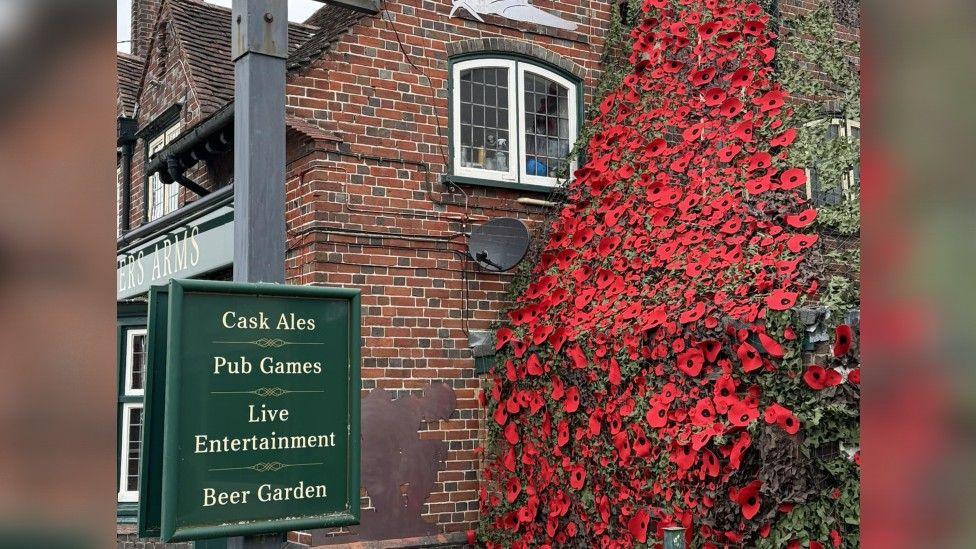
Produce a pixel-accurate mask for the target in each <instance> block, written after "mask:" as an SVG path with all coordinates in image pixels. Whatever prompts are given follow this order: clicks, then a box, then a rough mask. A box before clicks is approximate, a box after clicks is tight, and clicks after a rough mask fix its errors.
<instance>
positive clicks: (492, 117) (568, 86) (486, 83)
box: [451, 57, 580, 187]
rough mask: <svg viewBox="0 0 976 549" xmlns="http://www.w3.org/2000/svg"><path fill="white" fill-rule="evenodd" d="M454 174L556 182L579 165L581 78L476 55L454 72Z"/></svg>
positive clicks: (518, 182)
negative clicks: (573, 152) (574, 153)
mask: <svg viewBox="0 0 976 549" xmlns="http://www.w3.org/2000/svg"><path fill="white" fill-rule="evenodd" d="M451 83H452V85H451V95H452V97H451V111H452V127H451V136H452V142H451V150H452V152H453V161H452V162H453V172H454V176H455V178H458V179H461V180H465V179H467V180H472V181H476V182H482V183H487V184H492V183H495V184H500V185H502V186H532V187H553V186H555V185H557V184H558V183H559V181H560V180H565V179H567V178H568V177H569V175H570V174H572V172H573V170H575V169H576V161H575V159H572V158H570V157H569V153H570V151H571V150H572V148H573V145H574V143H575V141H576V135H577V131H578V124H579V118H580V115H579V110H580V105H579V95H578V83H577V82H573V81H570V80H569V79H567V78H566V77H564V76H562V75H561V74H557V73H555V72H553V71H551V70H549V69H546V68H544V67H542V66H539V65H535V64H532V63H530V62H527V61H523V60H517V59H505V58H490V57H479V58H476V59H468V60H464V61H457V62H455V63H454V64H453V67H452V70H451Z"/></svg>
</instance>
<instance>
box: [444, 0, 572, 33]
mask: <svg viewBox="0 0 976 549" xmlns="http://www.w3.org/2000/svg"><path fill="white" fill-rule="evenodd" d="M459 9H464V11H466V12H468V13H470V14H471V16H472V17H474V18H475V19H477V20H478V21H481V22H482V23H484V22H485V20H484V19H482V18H481V16H482V15H498V16H500V17H504V18H506V19H511V20H513V21H523V22H525V23H535V24H537V25H544V26H546V27H555V28H557V29H566V30H576V27H577V25H576V23H574V22H572V21H567V20H565V19H563V18H561V17H557V16H555V15H553V14H551V13H549V12H547V11H543V10H540V9H539V8H537V7H535V6H533V5H532V4H530V3H529V0H453V7H452V8H451V13H450V14H449V17H454V14H455V13H457V11H458V10H459Z"/></svg>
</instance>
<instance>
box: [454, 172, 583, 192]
mask: <svg viewBox="0 0 976 549" xmlns="http://www.w3.org/2000/svg"><path fill="white" fill-rule="evenodd" d="M441 183H443V184H445V185H475V186H478V187H494V188H498V189H512V190H516V191H526V192H532V193H541V194H554V193H555V194H560V195H561V194H564V193H565V192H566V189H565V188H564V187H554V186H549V185H539V184H534V183H519V182H516V181H501V180H498V179H482V178H478V177H464V176H459V175H443V176H441Z"/></svg>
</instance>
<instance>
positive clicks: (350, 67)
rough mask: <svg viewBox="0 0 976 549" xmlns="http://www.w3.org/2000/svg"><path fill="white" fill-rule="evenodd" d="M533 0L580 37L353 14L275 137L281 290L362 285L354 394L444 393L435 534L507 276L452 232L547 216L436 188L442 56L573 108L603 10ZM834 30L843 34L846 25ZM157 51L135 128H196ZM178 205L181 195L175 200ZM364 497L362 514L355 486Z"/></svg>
mask: <svg viewBox="0 0 976 549" xmlns="http://www.w3.org/2000/svg"><path fill="white" fill-rule="evenodd" d="M533 4H534V5H536V6H537V7H539V8H542V9H545V10H548V11H550V12H553V13H556V14H558V15H560V16H562V17H565V18H568V19H572V20H574V21H577V22H578V23H579V24H580V26H579V29H578V30H577V31H576V32H568V31H563V30H553V29H542V28H537V27H535V26H532V25H526V24H523V23H518V22H511V21H507V20H504V19H501V18H499V17H496V16H487V17H486V22H485V23H481V22H477V21H474V20H473V19H472V18H470V17H469V16H467V15H466V14H462V16H461V17H454V18H449V17H448V13H449V11H450V9H451V1H450V0H437V1H429V0H404V1H400V2H395V3H394V2H386V3H384V6H383V7H384V10H385V11H384V14H382V15H378V16H373V17H369V18H365V19H364V20H362V21H361V22H360V23H358V24H357V25H356V26H355V27H354V28H353V29H352V30H351V31H350V32H348V33H346V34H345V35H344V36H343V37H342V38H341V39H340V40H339V41H338V43H336V44H335V45H333V47H332V49H331V51H330V52H329V53H327V54H326V55H325V56H323V57H322V58H321V59H319V60H317V61H314V62H313V63H312V64H311V65H310V66H308V67H306V68H304V69H302V70H300V71H293V72H290V73H289V76H288V84H287V103H288V113H289V116H291V117H294V118H297V119H300V120H303V121H305V122H306V123H307V124H308V127H309V128H310V129H308V128H306V129H305V130H302V129H294V128H293V129H292V130H291V131H289V134H288V146H287V150H288V166H287V176H286V179H287V180H286V200H287V204H286V208H287V213H286V222H287V229H288V243H287V259H286V274H287V278H288V282H289V283H292V284H315V285H329V286H342V287H355V288H359V289H361V290H362V304H363V311H362V312H363V315H362V321H363V364H362V375H363V391H364V396H365V395H367V394H368V393H369V392H370V391H372V390H374V389H378V388H379V389H384V390H387V391H389V392H390V393H392V394H393V396H394V397H395V398H405V397H408V396H410V395H418V394H419V393H420V392H422V390H423V389H424V387H426V386H428V385H429V384H430V383H432V382H444V383H447V384H448V385H449V386H450V387H451V388H452V389H453V390H454V392H455V395H456V398H457V404H456V411H455V412H454V413H453V414H452V415H451V416H450V417H448V418H447V419H444V420H437V421H429V422H425V423H423V424H422V425H420V432H419V435H418V436H419V437H421V438H422V439H429V440H438V441H443V442H444V443H445V444H446V445H447V449H448V453H447V459H446V461H445V462H444V464H443V465H442V466H440V467H439V471H438V473H437V480H436V484H435V487H434V490H433V492H432V493H431V494H430V496H429V498H428V499H427V500H426V504H425V505H424V510H423V520H424V521H426V522H428V523H431V524H433V525H435V526H434V528H433V531H434V532H435V533H436V534H441V535H442V536H444V535H447V536H449V535H451V534H458V533H461V532H463V531H464V530H467V529H468V528H471V527H472V524H473V523H474V522H475V521H476V520H477V514H478V513H477V490H478V476H477V475H478V473H477V471H478V470H479V466H478V456H477V454H476V451H475V450H476V447H477V446H478V444H479V442H480V440H481V439H482V437H481V434H482V432H481V429H482V423H481V414H480V411H479V408H478V399H477V393H478V391H479V389H480V382H479V379H478V378H477V376H476V375H475V372H474V360H473V358H472V356H471V353H470V350H469V349H468V345H469V341H468V336H467V335H466V333H465V332H466V331H470V330H479V329H482V330H483V329H486V328H488V326H489V325H490V323H492V322H493V321H495V320H497V319H498V317H499V311H500V310H502V309H503V308H504V307H505V305H506V301H505V292H506V288H507V285H508V283H509V281H510V279H511V276H510V275H508V274H494V273H488V272H485V271H483V270H481V269H480V267H478V266H477V265H476V264H475V263H473V262H472V261H470V260H468V259H466V257H465V250H466V247H465V244H466V240H465V239H464V238H463V237H462V236H461V234H462V233H464V232H467V231H470V229H471V227H472V226H474V225H477V224H479V223H482V222H484V221H486V220H488V219H491V218H496V217H501V216H511V217H517V218H519V219H522V220H524V221H525V222H526V224H527V225H528V226H529V227H530V229H531V230H532V231H533V234H535V233H536V232H537V229H538V225H539V223H540V221H541V220H542V219H543V218H544V216H545V215H546V214H547V211H546V210H545V209H543V208H539V207H532V206H524V205H521V204H519V203H517V202H516V199H517V198H519V197H521V196H530V197H533V198H546V196H545V195H543V194H538V193H530V192H519V191H513V190H506V189H499V188H490V187H476V186H464V187H461V188H453V187H449V186H445V185H444V184H443V183H441V181H440V175H441V174H443V173H445V172H446V171H447V166H446V165H445V164H446V158H445V156H444V155H445V154H446V151H447V148H448V143H447V137H446V136H447V127H446V124H447V120H448V118H447V107H448V97H447V76H448V75H447V66H448V57H449V52H460V51H468V50H471V49H477V48H488V49H492V50H502V51H510V52H518V53H530V54H532V55H534V56H536V57H542V58H546V59H548V60H549V61H550V62H554V63H556V64H559V65H560V66H563V67H567V68H569V69H571V72H574V73H576V74H578V75H580V76H581V77H582V81H583V92H584V93H583V100H584V101H585V102H586V103H589V102H590V101H591V100H592V96H591V94H592V90H593V87H594V85H595V83H596V79H597V78H598V76H599V72H600V67H599V59H600V54H601V52H602V49H603V38H604V32H605V29H606V28H607V26H608V24H609V19H610V10H611V9H614V8H615V4H616V3H614V2H606V1H597V0H583V1H547V0H534V1H533ZM781 4H782V9H783V11H784V12H787V11H788V9H794V8H795V9H804V7H805V6H806V4H811V7H812V2H806V1H803V0H792V1H784V2H782V3H781ZM787 5H792V6H794V8H789V7H788V6H787ZM394 29H395V31H394ZM839 32H849V33H850V34H851V35H852V36H855V35H856V30H852V29H848V30H844V29H839ZM484 39H489V40H487V41H485V40H484ZM401 43H402V46H401ZM163 44H166V43H165V42H163ZM167 48H169V49H167ZM402 50H406V51H407V52H408V53H409V58H408V57H405V55H404V53H403V51H402ZM172 51H173V49H172V48H171V47H170V46H169V45H167V46H166V47H165V48H159V49H154V50H153V52H151V53H150V56H149V64H150V67H149V74H150V75H151V76H150V78H151V77H152V75H158V81H159V84H155V85H153V86H154V87H155V90H154V91H152V92H151V93H147V92H144V93H143V101H144V103H143V105H142V111H141V113H140V117H139V118H140V125H142V124H145V123H148V122H149V121H150V120H153V119H154V118H155V117H156V116H158V115H159V114H160V113H162V112H164V111H165V110H166V109H167V108H168V107H170V106H171V105H172V104H173V103H174V102H183V103H184V104H185V105H186V107H185V108H184V109H183V113H182V114H181V116H183V119H184V128H189V127H191V126H192V125H194V124H196V123H198V122H199V121H200V116H199V115H198V114H195V113H199V112H200V110H199V106H198V105H196V104H195V99H194V97H193V95H192V93H191V92H190V90H189V88H188V86H187V82H186V75H185V74H184V73H183V72H182V70H183V69H182V62H181V60H180V59H179V58H178V56H177V57H172V56H171V53H170V52H172ZM414 65H416V67H415V66H414ZM147 80H148V79H147ZM143 158H144V148H143V147H142V144H141V143H140V145H139V146H137V148H136V154H135V159H134V166H133V196H132V211H131V212H130V219H131V220H132V227H133V228H134V227H136V226H138V225H139V223H140V222H141V215H142V208H143V204H142V169H143V166H142V164H143ZM211 171H212V170H208V169H207V168H206V167H203V166H198V167H197V168H196V169H195V170H194V171H192V172H190V173H189V174H188V175H189V176H190V177H191V178H193V179H195V180H196V181H198V182H201V183H203V184H204V185H205V186H208V187H211V186H212V185H213V181H212V179H211V177H210V172H211ZM191 197H192V195H189V196H187V193H186V192H185V191H184V199H190V198H191ZM363 501H364V507H367V508H368V507H369V506H370V505H371V503H370V500H369V494H368V493H365V494H364V500H363ZM352 537H355V536H350V535H349V534H348V533H347V532H346V531H343V532H328V531H316V532H303V533H293V534H292V535H291V537H290V539H291V541H292V544H293V545H295V546H298V545H310V546H315V545H322V544H329V543H343V542H348V541H350V540H351V538H352ZM462 537H463V536H462ZM443 539H456V538H443ZM418 543H419V542H418ZM121 546H122V542H121V541H120V547H121ZM125 546H126V547H131V546H132V545H125Z"/></svg>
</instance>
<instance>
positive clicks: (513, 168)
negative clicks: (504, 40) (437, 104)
mask: <svg viewBox="0 0 976 549" xmlns="http://www.w3.org/2000/svg"><path fill="white" fill-rule="evenodd" d="M488 68H503V69H508V171H507V172H503V171H498V170H484V169H481V168H471V167H466V166H461V156H462V155H461V73H462V72H463V71H466V70H471V69H488ZM451 78H452V79H451V82H453V87H452V90H451V96H452V97H451V102H452V109H453V110H452V112H453V114H454V116H453V120H452V124H451V125H452V131H451V134H452V140H453V148H454V175H457V176H461V177H473V178H477V179H499V178H500V179H502V180H503V181H509V182H512V183H514V182H517V181H518V171H517V170H518V168H517V166H518V159H517V155H518V151H517V149H516V146H515V143H516V140H515V139H513V137H514V136H515V134H516V132H517V131H518V114H519V113H518V112H517V111H518V107H517V103H516V100H517V97H516V89H515V88H516V84H515V61H512V60H508V59H492V58H479V59H471V60H468V61H459V62H457V63H455V64H454V67H453V71H452V77H451Z"/></svg>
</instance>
